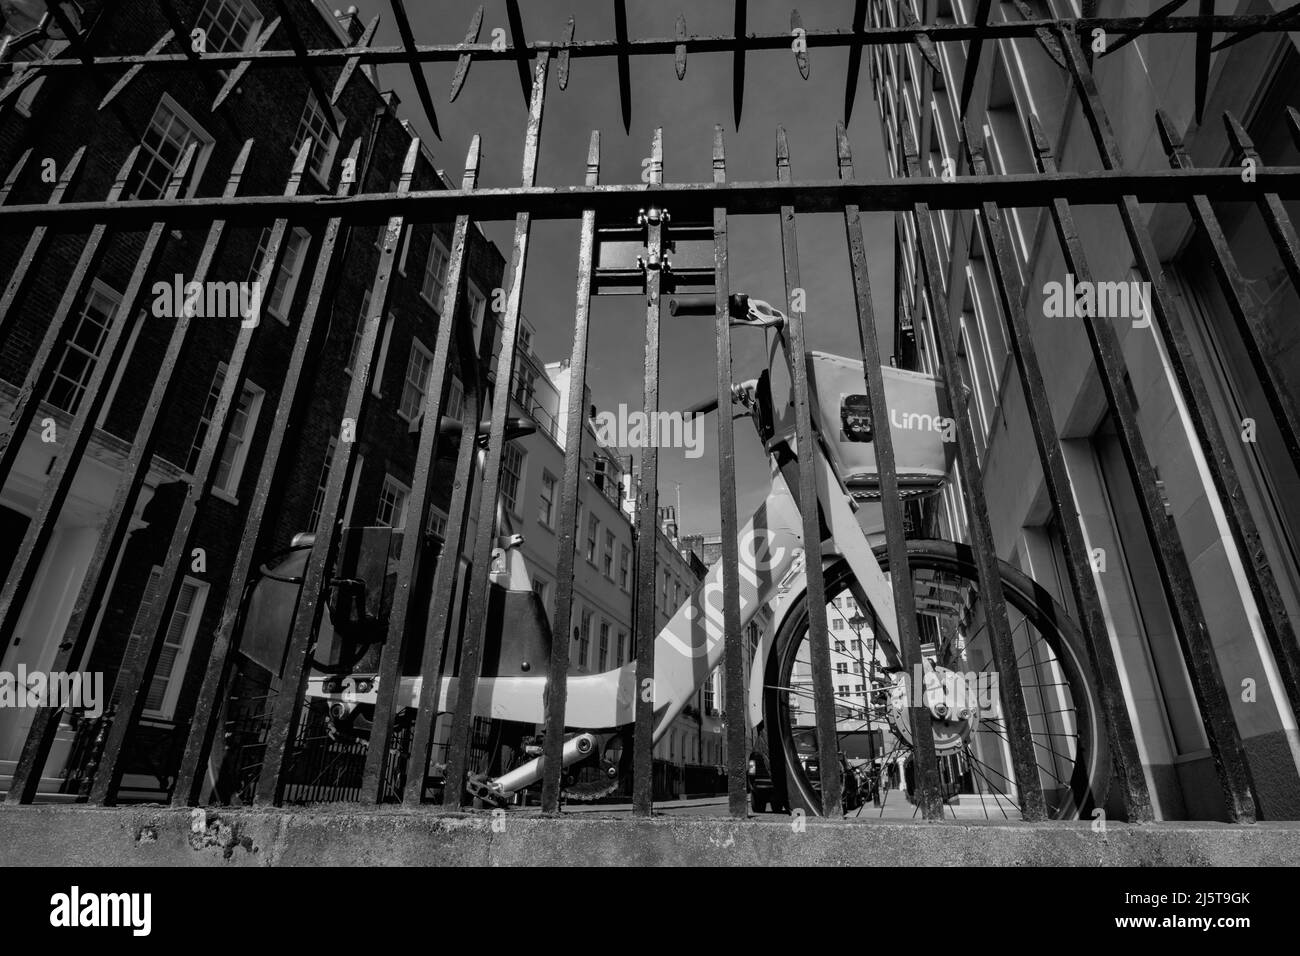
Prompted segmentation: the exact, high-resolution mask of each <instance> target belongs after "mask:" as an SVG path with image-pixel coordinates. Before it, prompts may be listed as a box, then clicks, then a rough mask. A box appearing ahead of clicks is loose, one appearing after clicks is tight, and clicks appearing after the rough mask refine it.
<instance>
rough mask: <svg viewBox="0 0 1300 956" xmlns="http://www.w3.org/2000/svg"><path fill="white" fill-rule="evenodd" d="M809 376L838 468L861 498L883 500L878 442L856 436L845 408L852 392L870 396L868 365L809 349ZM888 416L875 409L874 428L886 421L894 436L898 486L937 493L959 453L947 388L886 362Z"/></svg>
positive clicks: (907, 493)
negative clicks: (865, 373)
mask: <svg viewBox="0 0 1300 956" xmlns="http://www.w3.org/2000/svg"><path fill="white" fill-rule="evenodd" d="M808 357H809V358H810V359H811V361H810V362H809V363H808V371H809V377H810V379H811V385H812V389H813V393H814V396H815V399H814V400H815V401H816V404H817V409H818V414H819V417H820V420H821V427H822V430H823V433H824V434H825V436H826V438H827V439H828V440H827V445H828V446H829V448H830V451H831V456H832V458H833V460H834V464H835V467H836V469H837V470H838V471H839V473H840V477H842V478H843V479H844V483H845V484H846V485H848V487H849V490H850V491H851V492H852V493H853V496H854V497H855V498H858V499H860V500H868V501H869V500H878V499H879V498H880V470H879V468H878V467H877V465H876V445H875V442H874V441H862V440H861V439H860V437H859V438H858V440H850V438H849V436H848V435H847V434H845V431H844V425H843V422H842V417H841V408H842V407H844V405H845V399H846V398H847V397H848V396H851V395H865V393H866V382H865V380H864V376H863V371H862V363H861V362H859V361H855V360H853V359H849V358H845V357H844V356H842V355H830V354H828V353H826V352H809V353H808ZM880 371H881V374H882V375H883V377H884V380H885V401H886V403H887V404H888V406H889V410H888V413H887V414H882V412H881V410H879V409H872V410H871V416H872V419H873V422H872V424H873V429H872V430H873V431H874V432H875V433H879V431H880V429H881V428H882V427H884V424H885V422H884V420H885V419H887V420H888V422H889V433H890V436H891V437H892V438H893V440H894V460H895V465H896V470H897V472H898V490H899V493H900V494H902V495H905V496H911V495H922V494H928V493H930V492H934V491H937V490H938V489H939V487H940V486H941V485H942V484H943V479H944V476H945V475H946V474H947V473H948V471H949V469H951V467H952V463H953V460H954V458H955V457H956V444H955V435H954V425H953V420H952V418H951V417H950V415H949V404H948V395H947V390H946V389H945V388H944V386H943V384H942V383H941V382H939V381H938V380H937V379H935V378H934V377H933V376H930V375H925V374H922V373H920V372H907V371H904V370H902V369H897V368H893V367H892V366H884V367H882V368H881V370H880Z"/></svg>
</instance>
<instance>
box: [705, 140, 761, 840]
mask: <svg viewBox="0 0 1300 956" xmlns="http://www.w3.org/2000/svg"><path fill="white" fill-rule="evenodd" d="M726 181H727V156H726V152H725V145H724V142H723V131H722V126H721V124H718V125H715V126H714V127H713V182H714V183H716V184H717V185H719V186H720V185H722V184H723V183H725V182H726ZM730 274H731V268H730V262H729V257H728V248H727V208H726V207H725V206H715V207H714V208H713V299H714V314H715V319H714V328H715V329H716V330H717V336H718V353H717V363H718V513H719V516H720V518H721V522H722V532H721V544H722V626H723V635H724V640H725V642H726V644H725V650H724V656H723V663H722V667H723V674H722V676H723V681H722V692H723V701H722V707H723V710H724V711H725V712H726V715H727V720H726V724H727V810H728V812H729V813H730V814H731V815H732V816H733V817H739V818H741V819H743V818H745V817H747V816H748V815H749V807H748V805H747V800H746V796H745V783H746V769H747V767H748V763H749V761H748V758H749V754H748V753H746V735H745V727H746V723H747V721H748V720H749V717H748V714H747V710H748V708H747V706H746V701H745V698H746V696H747V695H746V693H745V690H746V684H745V632H744V631H743V630H742V629H741V626H740V545H739V541H738V538H739V534H740V520H739V517H738V516H737V514H736V423H735V420H734V419H733V417H732V407H733V406H732V400H731V375H732V373H731V307H730V306H731V303H730V299H731V278H730ZM751 666H752V667H762V666H763V662H762V661H753V662H752V663H751Z"/></svg>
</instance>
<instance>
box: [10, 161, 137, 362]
mask: <svg viewBox="0 0 1300 956" xmlns="http://www.w3.org/2000/svg"><path fill="white" fill-rule="evenodd" d="M30 154H31V150H28V151H27V152H26V153H24V154H23V156H22V159H21V160H20V161H19V163H18V164H16V165H15V166H14V169H13V172H12V173H10V176H9V178H8V179H6V180H5V189H4V197H3V199H0V205H4V203H6V202H8V200H9V194H10V190H11V189H12V188H13V186H14V183H15V181H16V180H17V178H18V175H19V173H20V172H21V166H22V164H23V163H24V162H25V161H26V159H27V157H28V156H29V155H30ZM85 155H86V147H84V146H82V147H80V148H79V149H78V150H77V151H76V152H75V153H73V154H72V158H71V159H69V160H68V161H67V163H65V164H64V166H63V173H62V174H61V175H60V176H59V181H58V182H57V183H55V184H54V189H53V190H52V191H51V192H50V198H49V199H48V200H47V202H48V203H49V204H50V205H51V206H57V205H58V204H59V203H61V202H63V197H64V196H65V195H67V192H68V190H69V189H71V188H72V184H73V183H74V182H75V181H76V178H77V173H79V172H80V171H81V161H82V159H83V158H84V157H85ZM120 178H124V177H120ZM49 234H50V231H49V229H48V228H46V227H45V226H37V227H36V228H35V229H33V230H32V234H31V235H30V236H29V237H28V239H27V245H26V246H24V247H23V251H22V255H20V256H19V257H18V263H17V265H16V267H15V268H14V273H13V275H11V276H10V277H9V281H8V282H7V283H6V284H5V291H4V294H3V295H0V342H3V341H4V339H5V337H7V336H8V334H9V332H10V331H11V329H10V328H9V327H8V325H9V322H8V319H9V316H10V315H11V314H14V315H15V317H16V313H13V311H12V310H13V306H14V303H15V302H17V301H18V299H19V298H20V297H21V296H22V295H23V293H24V292H26V291H27V281H28V280H29V279H30V278H31V277H32V276H34V275H35V274H36V273H35V270H34V269H33V268H32V267H33V266H34V265H36V261H37V257H38V256H39V255H40V254H41V249H42V247H43V246H44V245H45V240H46V238H47V237H48V236H49Z"/></svg>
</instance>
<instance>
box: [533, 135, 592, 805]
mask: <svg viewBox="0 0 1300 956" xmlns="http://www.w3.org/2000/svg"><path fill="white" fill-rule="evenodd" d="M599 182H600V131H599V130H593V131H592V133H591V141H590V143H589V145H588V147H587V178H586V183H587V185H588V186H595V185H597V184H598V183H599ZM595 242H596V210H594V209H584V210H583V211H582V231H581V232H580V234H579V237H578V288H577V292H576V293H575V296H574V304H573V305H574V320H573V352H572V354H571V355H570V357H569V408H568V420H567V422H566V423H565V431H564V485H563V488H562V489H561V492H560V517H559V522H560V523H559V528H558V531H557V535H556V543H555V547H556V563H555V568H556V570H555V582H556V583H555V616H554V618H553V621H554V623H553V624H552V625H551V660H550V669H549V670H548V671H547V678H546V736H545V740H544V753H543V760H544V763H543V765H542V773H543V776H542V812H543V813H557V812H558V811H559V809H560V777H561V775H562V774H563V772H564V767H563V766H562V765H561V762H560V759H561V752H562V751H563V749H564V711H565V708H566V706H567V704H568V699H569V620H570V619H571V618H572V616H573V565H574V552H575V550H576V549H577V535H578V489H579V487H580V485H579V483H580V481H581V478H582V440H583V438H584V437H585V435H586V415H587V410H586V409H585V408H584V407H583V398H582V396H584V395H585V394H586V389H587V339H588V318H589V317H590V314H591V270H592V260H593V257H594V252H595Z"/></svg>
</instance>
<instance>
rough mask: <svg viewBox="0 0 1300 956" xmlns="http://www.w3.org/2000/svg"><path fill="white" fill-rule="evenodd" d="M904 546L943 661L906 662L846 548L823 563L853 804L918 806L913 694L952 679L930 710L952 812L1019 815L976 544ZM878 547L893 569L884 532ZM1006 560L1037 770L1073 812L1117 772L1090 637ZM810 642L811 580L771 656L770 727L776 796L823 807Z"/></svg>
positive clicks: (922, 620) (921, 627) (892, 811)
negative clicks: (948, 703)
mask: <svg viewBox="0 0 1300 956" xmlns="http://www.w3.org/2000/svg"><path fill="white" fill-rule="evenodd" d="M907 548H908V563H909V566H910V569H911V575H912V585H913V589H914V592H915V594H916V598H917V601H916V605H917V615H916V622H917V630H918V633H919V635H920V639H921V641H922V643H923V644H933V645H934V655H933V657H934V667H933V668H930V667H927V668H925V669H923V670H922V671H921V672H919V673H914V674H908V673H905V672H904V671H903V669H902V666H901V664H902V654H901V649H900V648H898V647H896V646H894V645H893V643H892V642H891V640H890V638H889V637H888V636H887V635H886V634H885V632H884V630H883V629H882V628H880V627H879V626H878V624H879V622H878V619H877V618H876V616H875V613H874V611H873V610H872V609H871V608H870V606H869V605H868V602H867V600H866V595H865V594H864V593H863V592H862V590H861V588H860V587H859V586H858V584H857V581H856V579H855V578H854V577H853V573H852V571H851V570H850V568H849V565H848V562H847V561H845V560H844V559H840V560H838V561H836V562H834V563H833V564H832V565H830V566H829V567H828V568H827V569H826V572H825V581H826V600H827V604H826V618H827V625H828V638H829V640H830V642H831V648H830V651H831V653H830V658H831V665H832V671H833V673H832V675H831V682H832V685H833V688H834V692H835V726H836V737H837V749H838V750H839V753H840V761H841V768H842V771H843V772H844V775H845V777H846V786H845V794H846V799H845V804H844V807H845V811H846V812H851V811H852V810H853V808H854V806H857V807H858V809H857V812H858V813H860V814H862V813H870V814H875V813H878V814H879V815H880V816H883V817H896V816H906V817H910V816H912V815H914V814H915V806H914V805H909V804H910V803H913V801H912V799H911V796H912V794H913V792H914V774H913V771H912V766H911V764H912V761H911V753H912V749H913V745H914V738H913V735H912V730H911V726H910V719H909V718H910V715H909V714H908V711H907V706H906V704H907V701H908V700H909V699H914V700H925V699H932V700H938V699H939V698H938V697H931V698H927V697H926V695H927V694H931V693H935V692H939V693H941V689H942V688H945V687H954V688H957V689H958V690H959V691H960V692H961V693H960V694H959V696H958V697H956V698H954V697H952V696H951V695H950V696H949V697H947V698H945V699H947V700H953V699H957V700H959V701H964V703H959V704H958V705H957V706H955V707H953V708H952V712H947V713H945V718H944V719H933V720H932V725H933V726H932V732H933V735H934V741H935V751H936V754H937V756H938V760H939V771H940V783H941V786H942V788H943V796H944V802H945V803H946V804H947V805H948V808H949V812H950V813H951V815H952V816H953V817H959V818H979V819H1003V818H1008V819H1011V818H1015V817H1018V816H1019V809H1020V797H1019V791H1020V784H1019V782H1018V781H1017V780H1016V775H1015V770H1014V767H1013V763H1012V760H1011V751H1010V741H1009V729H1008V725H1007V720H1006V716H1005V707H1004V702H1003V701H1002V700H1001V698H1000V694H999V687H1000V684H1001V681H1000V680H999V679H998V678H999V677H1000V675H999V674H998V672H997V667H996V664H995V663H994V656H993V649H992V646H991V645H990V640H989V629H988V615H987V613H986V611H987V606H986V603H985V602H984V600H983V598H982V595H981V594H980V587H979V576H978V573H977V571H976V566H975V559H974V554H973V552H972V551H971V549H970V548H969V547H967V546H966V545H962V544H957V543H955V542H950V541H909V542H907ZM876 558H877V560H878V561H879V562H880V565H881V567H882V569H883V570H884V571H885V572H886V574H888V573H889V564H888V555H887V554H886V551H885V546H884V545H881V546H880V547H878V548H877V549H876ZM999 566H1000V571H1001V578H1002V588H1003V591H1004V593H1005V595H1006V599H1007V617H1008V619H1009V621H1010V624H1011V632H1012V641H1013V644H1014V650H1015V654H1016V667H1017V670H1018V672H1019V677H1020V683H1021V692H1022V696H1023V700H1024V704H1025V710H1026V713H1027V714H1028V716H1029V726H1030V732H1031V736H1032V738H1033V744H1034V752H1035V756H1036V759H1037V763H1038V783H1039V785H1040V786H1041V787H1042V790H1043V795H1044V798H1045V801H1046V804H1047V809H1048V813H1049V815H1050V816H1051V817H1052V818H1053V819H1076V818H1078V817H1081V816H1083V815H1084V814H1085V813H1086V812H1088V811H1090V810H1091V808H1092V807H1094V806H1098V805H1101V804H1102V803H1103V802H1104V799H1105V792H1106V789H1107V786H1108V784H1109V780H1110V757H1109V748H1108V747H1107V743H1106V734H1105V728H1104V727H1103V726H1102V724H1101V718H1100V714H1101V708H1100V701H1099V696H1098V693H1097V686H1096V682H1095V678H1094V677H1093V676H1092V674H1091V672H1090V669H1089V667H1088V665H1087V653H1086V649H1085V646H1084V642H1083V638H1082V636H1081V635H1080V633H1079V630H1078V628H1077V627H1076V626H1075V624H1074V623H1073V622H1072V621H1071V620H1070V619H1069V617H1068V615H1067V614H1066V612H1065V611H1064V610H1063V609H1062V608H1061V606H1060V605H1059V604H1057V603H1056V601H1055V600H1053V598H1052V597H1051V595H1050V594H1048V593H1047V591H1045V590H1044V589H1043V588H1042V587H1040V586H1039V585H1037V584H1035V583H1034V582H1033V581H1032V580H1030V579H1029V578H1028V577H1026V576H1025V575H1024V574H1022V573H1021V572H1020V571H1018V570H1017V569H1016V568H1014V567H1012V566H1011V565H1009V564H1007V563H1006V562H1001V561H1000V562H999ZM810 650H811V648H810V644H809V640H808V598H807V592H806V591H805V593H804V594H803V595H802V596H800V597H799V598H798V599H797V602H796V604H795V606H794V607H793V608H792V609H791V611H790V613H789V614H788V615H786V618H785V621H784V623H783V624H782V626H781V629H780V631H779V632H778V634H777V636H776V640H775V641H774V642H773V645H772V652H771V654H770V656H769V659H768V661H767V664H766V672H765V675H764V685H765V688H764V699H763V719H764V730H765V733H764V735H761V736H764V737H765V738H766V739H765V741H763V742H765V743H766V745H767V747H766V749H767V750H768V751H769V753H770V754H771V757H772V758H774V759H770V761H769V763H770V765H771V766H772V769H773V775H774V778H781V779H774V784H775V786H776V791H777V794H778V797H777V802H778V803H784V804H786V805H787V806H790V807H802V808H803V809H804V810H805V812H808V813H814V814H816V813H820V812H821V796H820V780H819V777H820V772H819V767H818V762H819V756H818V754H819V747H818V742H817V732H816V726H817V708H816V702H815V694H814V688H813V680H812V663H811V661H812V658H811V653H810ZM940 709H941V710H944V709H945V708H940ZM877 794H878V799H876V800H873V796H875V795H877ZM782 798H784V799H782ZM891 800H892V804H891ZM877 804H878V805H877Z"/></svg>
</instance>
